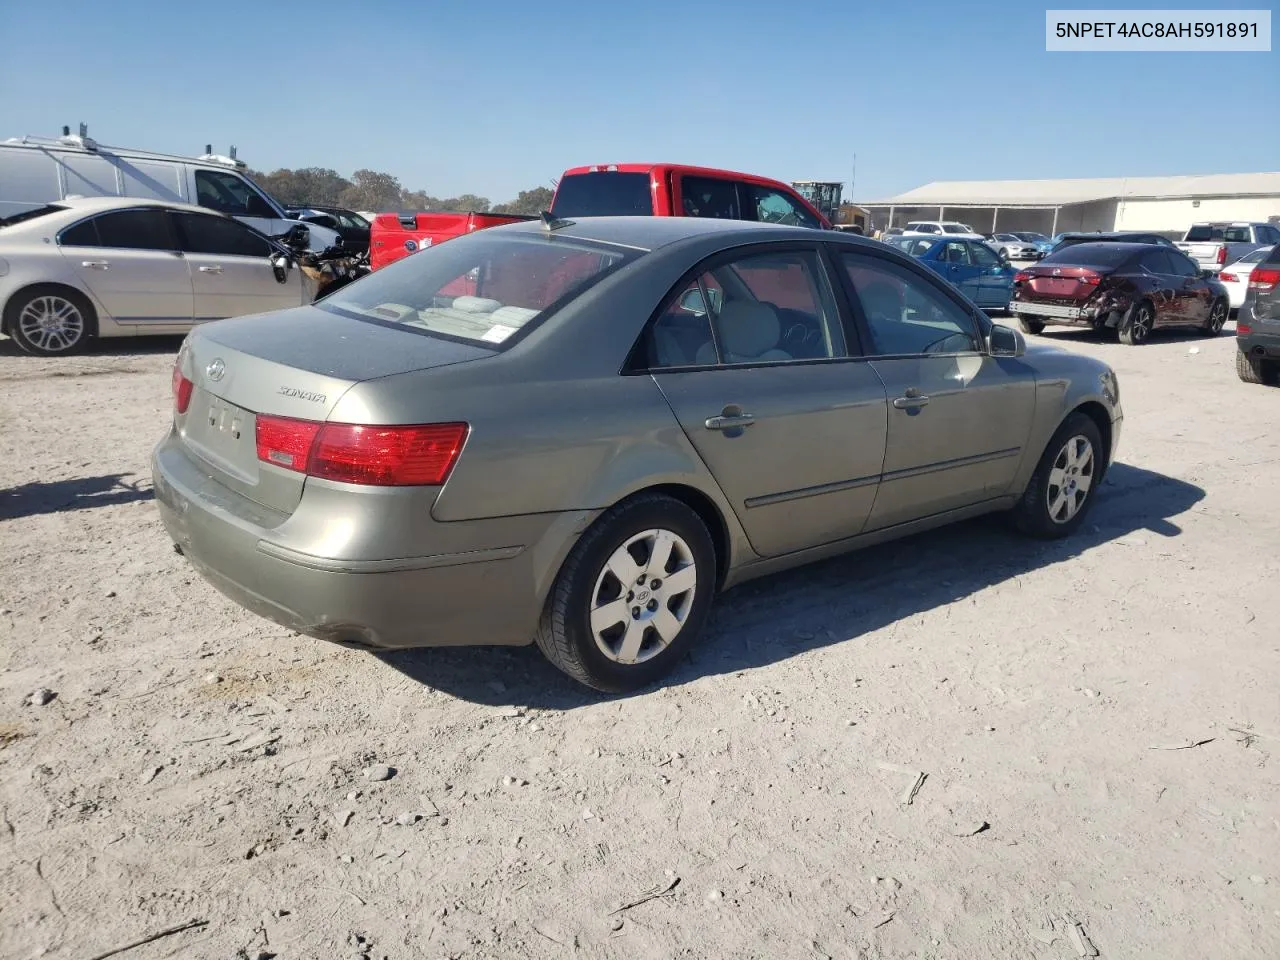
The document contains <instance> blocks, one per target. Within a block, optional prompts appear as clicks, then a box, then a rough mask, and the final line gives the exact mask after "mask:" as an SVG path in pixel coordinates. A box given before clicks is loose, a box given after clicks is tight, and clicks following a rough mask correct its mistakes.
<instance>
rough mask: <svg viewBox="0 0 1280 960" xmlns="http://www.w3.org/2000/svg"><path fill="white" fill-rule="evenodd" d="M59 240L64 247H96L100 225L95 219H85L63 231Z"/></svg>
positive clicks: (98, 244)
mask: <svg viewBox="0 0 1280 960" xmlns="http://www.w3.org/2000/svg"><path fill="white" fill-rule="evenodd" d="M58 242H59V243H61V244H62V245H63V246H64V247H96V246H100V243H99V241H98V225H97V223H96V222H95V221H93V220H84V221H82V222H80V223H77V224H76V225H75V226H74V227H68V228H67V229H66V230H63V231H62V236H61V237H59V238H58Z"/></svg>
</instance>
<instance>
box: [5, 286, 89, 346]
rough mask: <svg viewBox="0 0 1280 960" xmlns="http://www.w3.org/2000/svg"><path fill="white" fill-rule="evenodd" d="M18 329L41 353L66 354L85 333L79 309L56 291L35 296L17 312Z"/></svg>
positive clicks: (82, 317)
mask: <svg viewBox="0 0 1280 960" xmlns="http://www.w3.org/2000/svg"><path fill="white" fill-rule="evenodd" d="M18 330H19V332H20V333H21V334H22V336H23V338H24V339H25V340H26V341H27V342H28V343H30V344H31V345H32V346H33V347H35V348H36V349H37V350H39V351H40V352H42V353H64V352H66V351H68V350H70V349H72V348H73V347H75V346H76V344H78V343H79V342H80V341H81V340H82V339H83V338H84V335H85V322H84V316H83V315H82V314H81V313H80V308H79V307H77V306H76V305H75V304H74V303H72V302H71V301H70V300H68V299H67V298H66V297H60V296H57V295H56V294H46V295H44V296H40V297H36V298H35V299H33V300H32V301H31V302H30V303H28V304H27V305H26V306H25V307H23V308H22V311H21V312H20V313H19V314H18Z"/></svg>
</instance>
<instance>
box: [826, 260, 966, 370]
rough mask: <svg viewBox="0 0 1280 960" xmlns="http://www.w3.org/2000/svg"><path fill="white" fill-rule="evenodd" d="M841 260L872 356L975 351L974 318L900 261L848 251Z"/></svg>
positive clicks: (926, 279) (931, 282) (929, 281)
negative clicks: (861, 318)
mask: <svg viewBox="0 0 1280 960" xmlns="http://www.w3.org/2000/svg"><path fill="white" fill-rule="evenodd" d="M841 259H842V262H843V265H844V268H845V271H846V272H847V274H848V277H849V281H850V282H851V284H852V285H853V293H854V296H855V298H856V299H857V304H858V306H859V307H860V308H861V311H862V315H863V317H864V318H865V320H866V323H867V329H868V333H870V335H871V345H870V349H869V350H868V352H869V353H871V354H873V355H876V356H900V355H906V356H911V355H917V354H926V353H968V352H974V351H977V350H978V349H979V340H978V336H977V330H976V328H975V326H974V322H973V318H972V317H970V316H969V315H968V314H967V313H966V312H965V310H964V309H963V308H962V307H961V306H960V305H959V304H957V303H956V302H955V301H954V300H952V299H951V298H950V297H948V296H947V295H946V294H945V293H943V292H942V290H940V289H939V288H938V287H937V286H936V285H935V284H934V283H933V281H931V280H930V279H928V278H926V277H922V276H919V275H918V274H917V273H916V272H915V271H913V270H909V269H907V268H906V267H904V266H902V265H901V264H898V263H893V262H891V261H888V260H882V259H880V258H879V257H869V256H865V255H863V254H855V253H846V254H842V255H841Z"/></svg>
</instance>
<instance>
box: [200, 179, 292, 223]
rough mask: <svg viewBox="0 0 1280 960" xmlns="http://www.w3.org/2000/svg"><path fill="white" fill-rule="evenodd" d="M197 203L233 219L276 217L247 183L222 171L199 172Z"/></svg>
mask: <svg viewBox="0 0 1280 960" xmlns="http://www.w3.org/2000/svg"><path fill="white" fill-rule="evenodd" d="M196 202H197V203H198V204H200V206H202V207H208V208H209V209H210V210H216V211H218V212H219V213H228V214H230V215H231V216H233V217H274V216H275V212H274V211H273V210H272V209H271V208H270V207H269V206H268V205H267V203H266V202H265V201H264V200H263V199H262V198H261V197H260V196H258V194H256V193H255V192H254V191H253V190H252V189H251V188H250V186H249V185H248V184H247V183H246V182H245V181H244V180H242V179H241V178H240V177H237V176H236V175H235V174H233V173H223V172H222V171H220V170H197V171H196Z"/></svg>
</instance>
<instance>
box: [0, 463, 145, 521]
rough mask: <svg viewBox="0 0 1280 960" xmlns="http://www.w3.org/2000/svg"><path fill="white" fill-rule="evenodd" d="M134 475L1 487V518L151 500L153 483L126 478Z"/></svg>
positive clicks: (109, 474)
mask: <svg viewBox="0 0 1280 960" xmlns="http://www.w3.org/2000/svg"><path fill="white" fill-rule="evenodd" d="M131 476H133V474H129V473H108V474H105V475H103V476H101V477H77V478H75V479H74V480H54V481H52V482H51V483H24V484H23V485H22V486H20V487H13V488H11V489H9V490H0V520H14V519H16V518H18V517H33V516H36V515H37V514H42V513H63V512H68V511H71V510H92V509H94V508H95V507H109V506H112V505H114V504H117V503H133V502H134V501H136V500H151V499H152V498H153V497H154V494H153V493H152V491H151V487H150V485H149V484H148V485H147V486H140V485H139V484H138V482H137V481H133V482H130V481H128V480H126V479H125V477H131Z"/></svg>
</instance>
